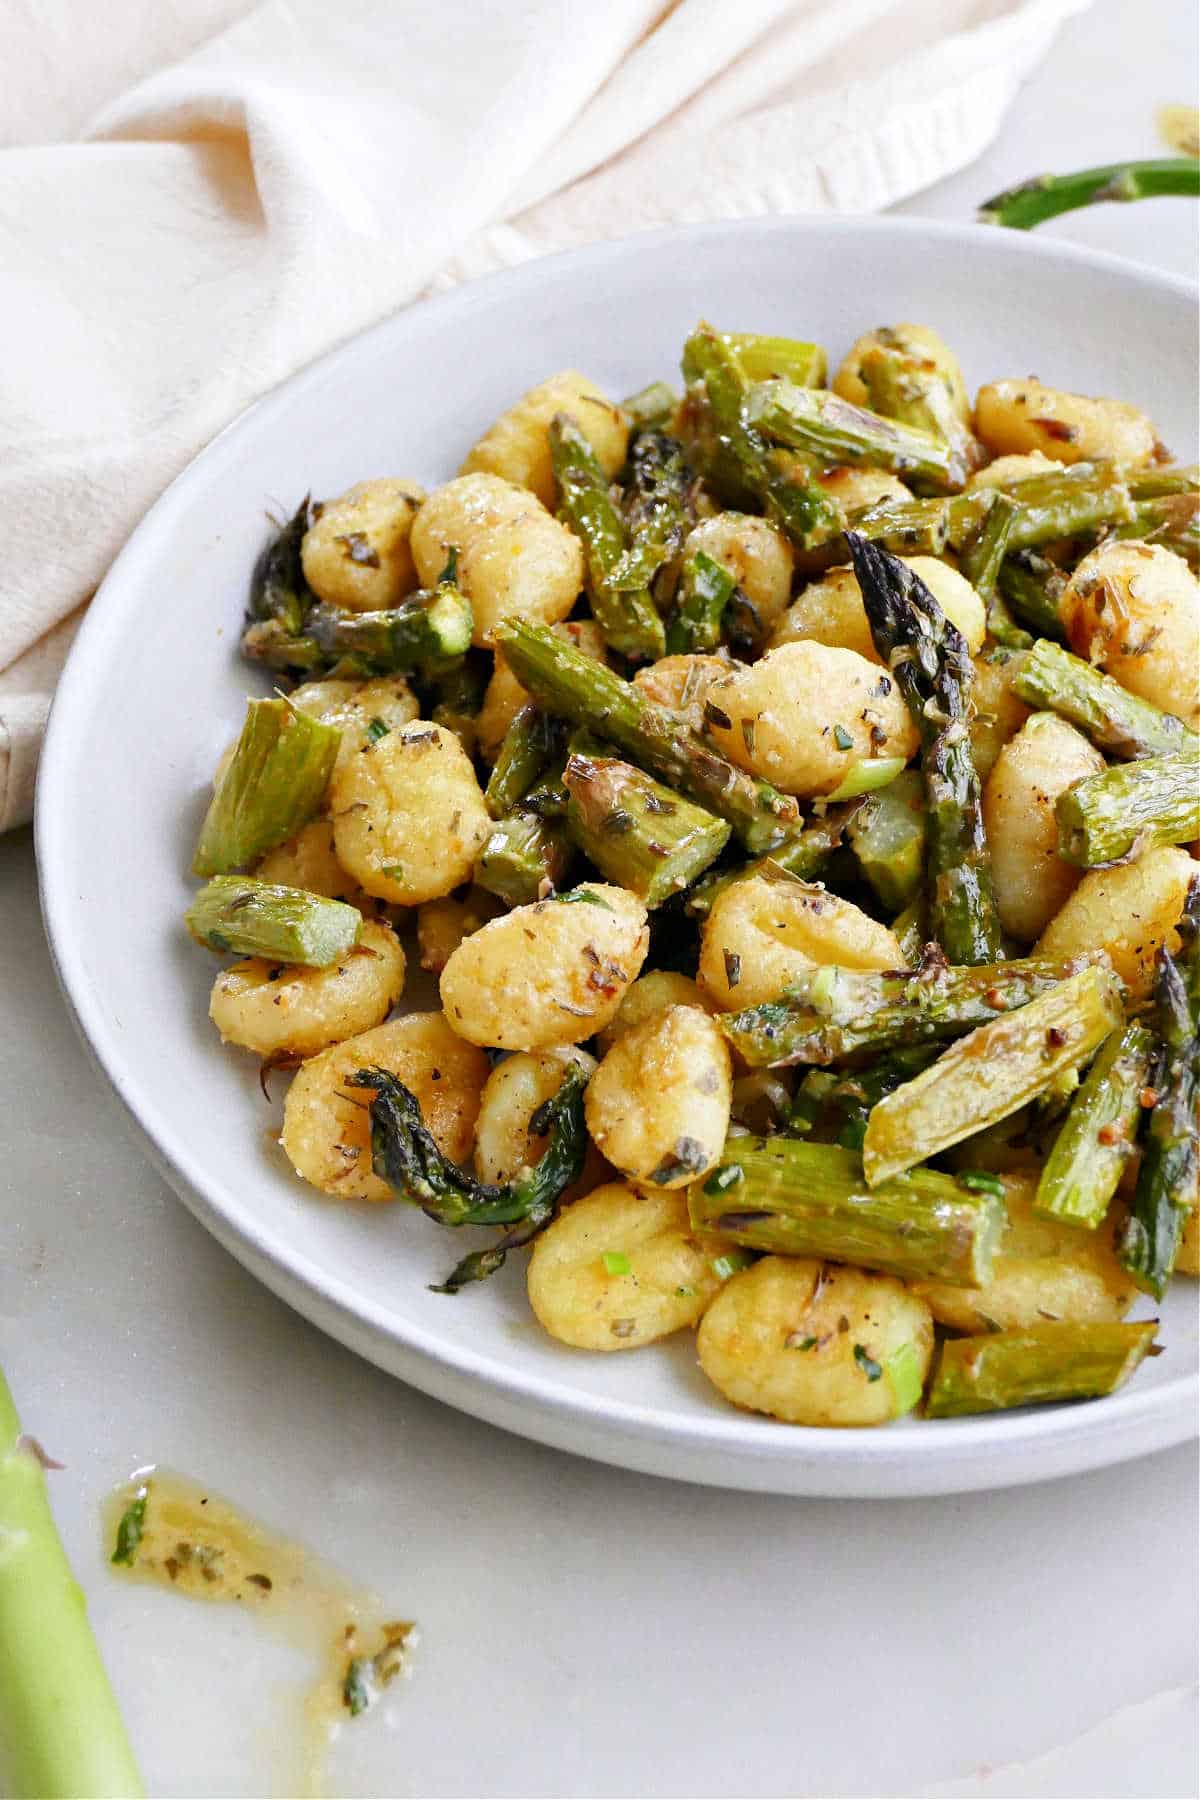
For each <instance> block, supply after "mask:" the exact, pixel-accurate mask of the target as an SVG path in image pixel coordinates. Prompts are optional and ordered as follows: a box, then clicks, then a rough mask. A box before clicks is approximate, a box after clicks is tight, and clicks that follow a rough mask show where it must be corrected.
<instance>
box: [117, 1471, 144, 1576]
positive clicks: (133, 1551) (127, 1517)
mask: <svg viewBox="0 0 1200 1800" xmlns="http://www.w3.org/2000/svg"><path fill="white" fill-rule="evenodd" d="M149 1493H150V1489H149V1488H148V1487H147V1486H146V1485H145V1484H144V1483H143V1485H142V1486H141V1487H140V1488H139V1489H138V1491H137V1493H136V1494H135V1495H134V1497H133V1499H132V1500H131V1501H130V1502H129V1505H128V1506H127V1507H126V1508H125V1511H124V1512H123V1513H122V1514H121V1522H120V1524H119V1525H118V1526H117V1546H116V1549H115V1550H114V1551H113V1553H112V1560H113V1562H115V1563H125V1564H126V1565H127V1566H128V1567H130V1568H132V1567H133V1563H134V1560H135V1558H136V1557H137V1552H138V1545H139V1544H140V1543H141V1541H142V1531H143V1529H144V1528H145V1524H146V1500H147V1497H148V1495H149Z"/></svg>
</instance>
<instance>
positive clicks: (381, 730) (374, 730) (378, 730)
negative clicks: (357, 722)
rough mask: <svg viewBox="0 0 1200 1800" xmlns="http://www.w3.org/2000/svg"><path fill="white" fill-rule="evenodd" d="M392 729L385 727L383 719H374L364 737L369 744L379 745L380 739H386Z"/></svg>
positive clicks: (388, 726)
mask: <svg viewBox="0 0 1200 1800" xmlns="http://www.w3.org/2000/svg"><path fill="white" fill-rule="evenodd" d="M391 729H392V728H391V726H390V725H385V724H384V722H383V720H382V719H372V720H371V723H370V724H369V725H368V726H367V729H366V731H365V733H364V736H365V737H366V739H367V742H368V743H371V744H377V743H378V742H379V740H380V738H385V737H386V736H387V734H388V732H389V731H390V730H391Z"/></svg>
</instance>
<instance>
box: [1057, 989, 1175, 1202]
mask: <svg viewBox="0 0 1200 1800" xmlns="http://www.w3.org/2000/svg"><path fill="white" fill-rule="evenodd" d="M1153 1044H1154V1039H1153V1037H1152V1035H1151V1033H1150V1032H1149V1031H1147V1030H1146V1028H1145V1026H1144V1025H1138V1024H1136V1023H1134V1024H1130V1025H1126V1026H1124V1027H1123V1028H1122V1029H1121V1030H1120V1031H1114V1032H1113V1034H1112V1036H1111V1037H1110V1038H1109V1039H1108V1041H1107V1042H1106V1043H1104V1044H1102V1045H1101V1047H1100V1050H1099V1052H1098V1054H1097V1056H1096V1059H1095V1061H1094V1062H1093V1064H1092V1066H1091V1068H1090V1069H1089V1070H1088V1073H1087V1077H1086V1079H1085V1080H1084V1082H1083V1084H1082V1086H1081V1087H1080V1088H1079V1089H1078V1091H1077V1092H1076V1094H1075V1098H1074V1099H1073V1100H1072V1102H1071V1105H1070V1109H1069V1111H1068V1112H1067V1116H1066V1118H1065V1119H1064V1121H1063V1124H1062V1126H1061V1128H1060V1130H1059V1133H1058V1136H1057V1137H1056V1138H1055V1140H1054V1146H1053V1148H1052V1150H1051V1151H1050V1154H1049V1156H1048V1157H1047V1158H1046V1161H1045V1162H1044V1163H1043V1165H1042V1173H1041V1176H1040V1178H1039V1181H1038V1187H1037V1196H1036V1198H1035V1200H1034V1206H1035V1207H1036V1209H1037V1211H1038V1212H1041V1213H1046V1214H1047V1215H1048V1216H1049V1217H1050V1218H1054V1219H1066V1220H1068V1221H1069V1222H1070V1223H1071V1224H1072V1225H1082V1226H1084V1227H1085V1228H1086V1229H1087V1230H1089V1231H1095V1230H1096V1228H1097V1226H1099V1225H1100V1224H1101V1223H1102V1222H1103V1219H1104V1215H1105V1213H1106V1212H1107V1211H1108V1203H1109V1201H1110V1200H1111V1199H1112V1197H1113V1195H1114V1194H1115V1193H1116V1191H1117V1184H1118V1182H1119V1181H1120V1179H1121V1176H1122V1174H1123V1173H1124V1170H1125V1166H1126V1164H1127V1162H1128V1160H1129V1158H1130V1156H1131V1155H1132V1154H1133V1149H1134V1144H1135V1141H1136V1138H1137V1130H1138V1124H1139V1122H1140V1119H1141V1095H1142V1093H1143V1091H1144V1089H1145V1086H1146V1082H1147V1079H1148V1077H1149V1072H1150V1058H1151V1052H1152V1049H1153Z"/></svg>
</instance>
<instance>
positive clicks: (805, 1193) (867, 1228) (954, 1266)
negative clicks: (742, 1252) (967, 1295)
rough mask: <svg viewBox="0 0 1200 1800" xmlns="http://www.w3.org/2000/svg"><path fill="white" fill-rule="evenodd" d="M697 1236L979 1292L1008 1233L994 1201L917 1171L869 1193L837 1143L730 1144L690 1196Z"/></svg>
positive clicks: (737, 1140)
mask: <svg viewBox="0 0 1200 1800" xmlns="http://www.w3.org/2000/svg"><path fill="white" fill-rule="evenodd" d="M688 1210H689V1212H690V1214H691V1221H692V1225H693V1227H694V1229H696V1230H697V1231H711V1232H719V1233H720V1235H721V1236H722V1237H729V1238H732V1239H733V1241H734V1242H735V1243H737V1244H746V1245H749V1246H750V1247H752V1248H753V1249H755V1250H769V1251H772V1252H774V1253H775V1254H777V1255H780V1256H817V1257H821V1258H828V1259H829V1260H830V1261H831V1262H846V1263H857V1264H859V1265H861V1266H863V1267H865V1268H869V1269H886V1270H887V1271H888V1273H889V1274H892V1275H899V1276H901V1277H902V1278H904V1279H910V1280H919V1279H924V1280H934V1281H944V1282H948V1283H951V1284H953V1285H954V1286H961V1287H980V1286H983V1285H984V1284H985V1283H986V1282H988V1281H990V1280H991V1272H992V1253H993V1251H994V1249H995V1245H996V1240H997V1238H998V1237H999V1234H1000V1231H1001V1228H1002V1227H1003V1224H1004V1218H1005V1214H1004V1205H1003V1202H1002V1201H1000V1200H998V1199H997V1198H996V1197H995V1196H994V1195H993V1194H979V1193H973V1192H971V1191H970V1190H969V1189H967V1188H964V1187H961V1186H960V1185H959V1183H958V1182H957V1181H956V1180H955V1179H954V1177H953V1176H952V1175H941V1174H938V1173H937V1172H936V1171H934V1170H932V1169H921V1170H919V1171H918V1172H917V1173H916V1174H914V1175H902V1176H900V1177H898V1178H897V1179H896V1180H895V1181H889V1182H888V1183H887V1184H886V1185H885V1186H882V1187H876V1188H874V1189H872V1190H871V1191H870V1192H868V1191H867V1188H866V1185H865V1183H864V1181H863V1171H862V1163H861V1162H860V1160H859V1158H858V1155H857V1154H856V1152H855V1151H853V1150H844V1149H842V1148H841V1147H840V1146H839V1145H837V1144H811V1143H805V1142H802V1141H801V1140H799V1139H797V1138H793V1137H769V1138H760V1137H732V1138H730V1139H729V1141H728V1143H727V1144H726V1146H725V1149H724V1151H723V1152H722V1155H721V1160H720V1162H719V1163H718V1164H717V1166H716V1168H715V1169H714V1170H713V1171H712V1173H711V1174H710V1175H708V1176H707V1177H706V1178H705V1179H704V1180H703V1181H697V1182H694V1183H693V1185H692V1186H691V1187H690V1188H689V1190H688Z"/></svg>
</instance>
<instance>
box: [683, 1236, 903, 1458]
mask: <svg viewBox="0 0 1200 1800" xmlns="http://www.w3.org/2000/svg"><path fill="white" fill-rule="evenodd" d="M696 1350H697V1352H698V1354H699V1357H700V1367H701V1368H702V1369H703V1370H704V1373H705V1374H706V1375H707V1376H708V1378H709V1380H710V1381H711V1382H712V1383H713V1384H714V1386H715V1387H718V1388H719V1389H720V1390H721V1392H722V1393H723V1394H724V1395H725V1398H726V1399H727V1400H732V1401H733V1403H734V1405H735V1406H742V1407H745V1408H747V1410H749V1411H750V1412H761V1413H769V1414H770V1415H771V1417H772V1418H776V1419H783V1420H785V1421H786V1422H787V1423H788V1424H790V1425H840V1426H853V1425H884V1424H886V1423H887V1421H888V1420H889V1419H895V1418H898V1417H899V1416H900V1415H901V1414H902V1413H906V1412H911V1411H912V1409H913V1407H914V1406H915V1405H916V1403H917V1401H918V1400H919V1399H920V1397H921V1389H922V1386H923V1384H924V1381H925V1376H926V1374H927V1373H928V1369H929V1363H930V1358H931V1357H932V1355H933V1320H932V1318H931V1317H930V1312H929V1308H928V1306H927V1305H926V1304H925V1302H924V1301H923V1300H921V1299H919V1298H918V1297H917V1296H916V1295H915V1294H913V1293H910V1292H909V1290H908V1289H907V1288H905V1287H904V1285H903V1284H902V1283H901V1282H899V1281H896V1280H895V1279H894V1278H893V1277H892V1276H890V1275H876V1274H871V1273H868V1272H867V1271H866V1270H865V1269H851V1268H842V1267H837V1266H835V1265H833V1264H831V1263H820V1262H817V1261H815V1260H813V1259H812V1258H810V1257H801V1256H764V1257H763V1258H762V1260H761V1262H756V1263H755V1264H754V1266H753V1267H752V1268H749V1269H744V1270H743V1271H742V1272H741V1273H740V1274H738V1275H735V1276H734V1277H733V1279H732V1280H731V1281H730V1282H728V1283H727V1285H726V1286H725V1288H724V1289H723V1291H722V1292H721V1293H719V1294H718V1295H717V1297H716V1299H715V1300H714V1301H713V1302H712V1304H711V1305H710V1306H709V1307H708V1309H707V1311H706V1312H705V1314H704V1317H703V1318H702V1319H701V1321H700V1330H699V1332H698V1334H697V1337H696Z"/></svg>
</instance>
